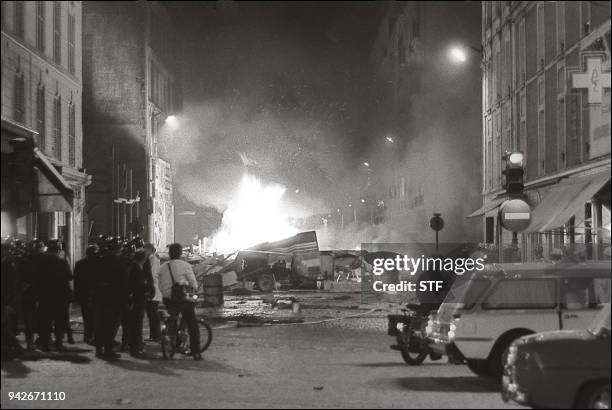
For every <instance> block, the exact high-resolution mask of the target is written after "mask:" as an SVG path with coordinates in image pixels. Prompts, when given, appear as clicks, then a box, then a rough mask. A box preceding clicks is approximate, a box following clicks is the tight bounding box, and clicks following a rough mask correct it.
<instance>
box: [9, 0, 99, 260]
mask: <svg viewBox="0 0 612 410" xmlns="http://www.w3.org/2000/svg"><path fill="white" fill-rule="evenodd" d="M81 30H82V5H81V2H80V1H3V2H2V236H5V235H10V236H18V237H21V238H24V239H31V238H33V237H39V238H42V239H52V238H61V239H63V240H64V242H65V247H66V251H67V254H68V256H69V257H70V259H71V260H72V261H74V260H76V259H78V258H80V257H81V255H82V252H83V248H84V246H85V245H86V238H87V216H86V214H85V212H84V210H85V208H86V203H85V187H86V186H87V185H88V184H89V183H90V177H89V175H87V173H86V171H85V169H84V165H83V155H82V142H83V127H82V116H81V112H82V108H81V107H82V89H83V86H82V84H83V82H82V70H81V50H82V47H81Z"/></svg>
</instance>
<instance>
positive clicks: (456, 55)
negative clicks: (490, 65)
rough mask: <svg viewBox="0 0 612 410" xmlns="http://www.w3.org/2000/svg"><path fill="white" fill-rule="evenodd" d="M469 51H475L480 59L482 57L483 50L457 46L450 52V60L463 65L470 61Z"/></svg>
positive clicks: (468, 46)
mask: <svg viewBox="0 0 612 410" xmlns="http://www.w3.org/2000/svg"><path fill="white" fill-rule="evenodd" d="M469 51H473V52H474V53H476V54H477V55H478V56H479V57H480V56H482V48H479V47H474V46H470V45H465V46H464V45H455V46H452V47H451V48H450V49H449V50H448V59H449V60H450V61H451V62H452V63H454V64H463V63H465V62H466V61H467V59H468V53H469Z"/></svg>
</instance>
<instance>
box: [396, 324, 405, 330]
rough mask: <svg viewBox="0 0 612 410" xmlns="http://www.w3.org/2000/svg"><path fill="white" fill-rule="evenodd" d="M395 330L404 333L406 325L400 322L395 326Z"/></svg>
mask: <svg viewBox="0 0 612 410" xmlns="http://www.w3.org/2000/svg"><path fill="white" fill-rule="evenodd" d="M395 328H396V329H397V330H398V331H400V332H403V331H404V324H403V323H401V322H398V323H397V324H396V325H395Z"/></svg>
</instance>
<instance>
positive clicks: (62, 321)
mask: <svg viewBox="0 0 612 410" xmlns="http://www.w3.org/2000/svg"><path fill="white" fill-rule="evenodd" d="M51 251H52V252H49V250H47V252H40V248H37V249H36V251H35V252H33V253H32V255H30V258H29V261H30V266H29V268H30V269H32V271H33V274H34V275H36V278H37V282H38V287H39V303H38V318H39V323H40V329H39V335H40V347H41V349H42V350H43V351H49V343H50V338H51V330H52V329H53V331H54V334H55V349H56V350H57V351H63V350H65V348H64V346H63V344H62V341H63V339H64V333H65V331H66V317H67V315H68V314H67V312H66V310H67V309H68V304H69V303H70V298H71V289H70V281H71V280H72V273H71V272H70V267H69V266H68V262H66V260H65V259H62V258H60V256H59V255H58V254H57V253H55V252H54V251H55V248H52V249H51Z"/></svg>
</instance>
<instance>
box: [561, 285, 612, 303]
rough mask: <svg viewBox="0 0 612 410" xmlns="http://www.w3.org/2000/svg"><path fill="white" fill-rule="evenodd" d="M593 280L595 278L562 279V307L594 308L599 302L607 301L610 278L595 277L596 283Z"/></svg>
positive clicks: (608, 300)
mask: <svg viewBox="0 0 612 410" xmlns="http://www.w3.org/2000/svg"><path fill="white" fill-rule="evenodd" d="M595 280H596V279H595V278H569V279H564V280H563V297H562V301H563V307H564V308H565V309H568V310H580V309H594V308H596V307H597V306H599V305H601V303H609V302H610V299H609V294H610V291H609V289H610V279H607V280H606V279H597V283H595ZM606 281H607V283H606ZM606 290H607V292H606ZM606 293H607V295H606Z"/></svg>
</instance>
